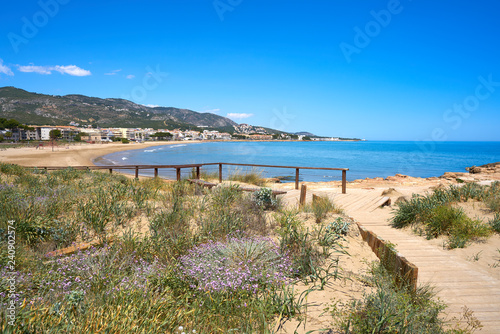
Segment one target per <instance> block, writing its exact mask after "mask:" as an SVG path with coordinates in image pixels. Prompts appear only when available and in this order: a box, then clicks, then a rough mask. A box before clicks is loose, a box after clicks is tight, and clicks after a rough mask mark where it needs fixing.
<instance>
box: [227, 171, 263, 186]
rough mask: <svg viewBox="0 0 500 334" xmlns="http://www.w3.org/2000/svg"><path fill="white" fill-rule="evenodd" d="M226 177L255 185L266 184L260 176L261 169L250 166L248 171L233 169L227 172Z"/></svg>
mask: <svg viewBox="0 0 500 334" xmlns="http://www.w3.org/2000/svg"><path fill="white" fill-rule="evenodd" d="M227 179H228V180H229V181H238V182H243V183H248V184H254V185H256V186H264V185H265V184H266V180H265V179H264V178H263V177H262V171H260V170H258V169H255V168H252V169H251V170H250V171H241V170H239V169H234V170H233V171H231V173H229V176H228V178H227Z"/></svg>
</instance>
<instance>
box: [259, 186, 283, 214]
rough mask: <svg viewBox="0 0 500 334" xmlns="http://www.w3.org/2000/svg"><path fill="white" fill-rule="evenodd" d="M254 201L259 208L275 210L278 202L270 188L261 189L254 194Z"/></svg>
mask: <svg viewBox="0 0 500 334" xmlns="http://www.w3.org/2000/svg"><path fill="white" fill-rule="evenodd" d="M254 201H255V203H256V204H257V206H259V207H260V208H262V209H264V210H267V209H275V208H276V206H277V205H278V201H277V200H276V198H274V195H273V191H272V189H270V188H261V189H260V190H258V191H256V192H255V193H254Z"/></svg>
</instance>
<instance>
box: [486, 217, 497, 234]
mask: <svg viewBox="0 0 500 334" xmlns="http://www.w3.org/2000/svg"><path fill="white" fill-rule="evenodd" d="M488 223H489V225H490V226H491V228H492V229H493V231H495V232H497V233H500V213H495V217H494V218H492V219H491V220H490V221H489V222H488Z"/></svg>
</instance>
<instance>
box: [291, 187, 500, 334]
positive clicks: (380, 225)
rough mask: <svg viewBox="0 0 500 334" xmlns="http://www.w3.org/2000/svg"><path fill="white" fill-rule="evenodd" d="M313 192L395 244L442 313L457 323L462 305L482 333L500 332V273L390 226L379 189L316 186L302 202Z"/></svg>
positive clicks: (295, 200)
mask: <svg viewBox="0 0 500 334" xmlns="http://www.w3.org/2000/svg"><path fill="white" fill-rule="evenodd" d="M313 194H315V195H320V196H328V197H329V198H330V199H331V200H333V202H334V203H335V204H336V205H337V206H340V207H341V208H343V209H344V212H345V214H347V215H348V216H350V217H352V218H353V219H354V220H355V221H357V222H359V223H361V224H362V225H363V226H364V227H365V228H366V229H368V230H371V231H373V232H374V233H376V234H377V235H378V236H380V237H382V238H383V239H384V240H386V241H389V242H391V243H393V244H395V245H396V249H397V251H398V252H399V253H400V254H402V255H403V256H404V257H406V258H407V259H408V260H409V261H410V262H412V263H413V264H415V265H416V266H417V267H418V284H427V283H428V284H430V285H432V286H434V287H435V291H436V293H437V297H438V298H440V299H441V300H442V301H443V302H444V303H445V304H446V305H448V307H447V309H446V310H445V314H446V319H447V320H449V321H450V322H451V323H453V322H455V323H456V320H454V319H453V318H454V317H455V318H457V319H460V318H461V316H462V315H463V312H464V306H466V307H467V308H468V309H470V310H471V311H473V312H474V316H475V317H476V318H477V319H478V320H479V321H480V322H481V324H482V325H483V326H484V327H483V328H482V330H481V331H480V332H481V333H484V334H486V333H488V334H490V333H491V334H494V333H500V279H499V275H493V274H491V272H488V271H487V270H484V269H482V268H478V266H477V265H475V263H474V262H471V261H467V260H465V259H463V258H462V257H460V256H458V255H457V254H456V253H453V252H451V251H449V250H446V249H443V247H442V246H439V245H437V244H436V243H432V242H429V241H428V240H425V238H423V237H420V236H417V235H415V234H413V233H412V232H411V231H409V230H399V229H395V228H392V227H391V226H390V225H389V220H390V218H391V217H392V209H393V208H391V207H387V206H386V207H380V205H381V204H382V203H385V202H386V201H387V199H388V198H387V197H384V196H382V195H381V194H382V189H373V188H372V189H351V188H349V189H348V192H347V194H341V193H340V189H338V188H323V189H321V188H320V189H315V190H311V191H309V192H308V194H307V198H306V201H307V202H310V201H312V195H313ZM299 196H300V190H291V191H289V192H288V193H287V194H286V195H284V197H283V201H284V203H285V204H286V205H297V204H298V202H299ZM497 269H500V268H497ZM462 323H463V324H465V323H464V322H462Z"/></svg>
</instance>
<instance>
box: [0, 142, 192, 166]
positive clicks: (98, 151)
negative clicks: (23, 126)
mask: <svg viewBox="0 0 500 334" xmlns="http://www.w3.org/2000/svg"><path fill="white" fill-rule="evenodd" d="M179 143H181V142H179V141H169V142H146V143H140V144H138V143H130V144H122V143H106V144H88V143H81V144H74V145H67V146H65V145H59V146H54V150H52V147H51V146H48V145H47V146H45V147H43V148H41V149H37V148H36V147H35V146H33V147H22V148H8V149H6V150H5V151H0V161H1V162H3V163H13V164H18V165H21V166H27V167H35V166H37V167H60V166H91V165H93V160H94V159H96V158H97V157H100V156H103V155H106V154H109V153H114V152H120V151H128V150H139V149H143V148H147V147H151V146H161V145H173V144H179ZM182 143H183V144H185V143H188V142H185V141H183V142H182Z"/></svg>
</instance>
